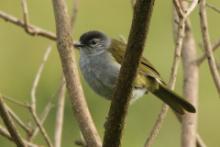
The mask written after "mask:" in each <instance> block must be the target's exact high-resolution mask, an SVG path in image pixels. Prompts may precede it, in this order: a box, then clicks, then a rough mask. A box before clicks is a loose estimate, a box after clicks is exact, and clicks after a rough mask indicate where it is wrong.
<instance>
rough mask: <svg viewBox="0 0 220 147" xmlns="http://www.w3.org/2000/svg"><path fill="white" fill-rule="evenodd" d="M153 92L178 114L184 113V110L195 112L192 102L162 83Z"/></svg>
mask: <svg viewBox="0 0 220 147" xmlns="http://www.w3.org/2000/svg"><path fill="white" fill-rule="evenodd" d="M153 94H154V95H156V96H157V97H158V98H160V99H161V100H162V101H163V102H165V103H166V104H167V105H169V106H170V107H171V108H172V109H173V110H174V111H176V112H178V113H180V114H184V110H186V111H188V112H191V113H195V112H196V109H195V107H194V106H193V105H192V104H190V103H189V102H187V101H186V100H184V99H183V98H182V97H181V96H179V95H177V94H175V93H174V92H173V91H171V90H169V89H168V88H166V87H165V86H163V85H160V86H159V89H158V90H155V91H154V92H153Z"/></svg>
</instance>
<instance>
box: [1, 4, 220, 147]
mask: <svg viewBox="0 0 220 147" xmlns="http://www.w3.org/2000/svg"><path fill="white" fill-rule="evenodd" d="M51 2H52V1H49V0H30V1H28V8H29V16H30V22H31V23H32V24H34V25H37V26H40V27H42V28H45V29H47V30H50V31H52V32H55V24H54V16H53V9H52V3H51ZM210 3H212V4H214V5H216V6H218V7H220V2H219V0H212V1H210ZM68 6H69V10H70V9H71V8H72V1H71V0H68ZM171 9H172V5H171V1H165V0H156V2H155V7H154V12H153V16H152V21H151V26H150V31H149V35H148V41H147V44H146V49H145V52H144V56H145V57H147V58H148V59H149V60H150V61H151V62H152V63H153V64H154V65H155V66H156V67H157V69H158V70H159V71H160V72H161V75H162V77H163V78H164V79H165V80H166V81H168V79H169V73H170V67H171V63H172V57H173V50H174V43H173V36H172V22H171V20H172V15H171V14H172V13H171V12H172V11H171ZM0 10H2V11H5V12H7V13H9V14H12V15H14V16H16V17H18V18H22V11H21V2H20V0H0ZM131 17H132V9H131V4H130V1H129V0H120V1H119V0H111V1H110V0H87V1H86V0H82V1H80V5H79V12H78V16H77V22H76V25H75V28H74V31H73V32H74V33H73V38H74V39H75V40H76V39H77V38H79V36H80V34H82V33H83V32H85V31H88V30H94V29H95V30H101V31H104V32H106V33H107V34H108V35H110V36H112V37H115V38H119V36H120V35H123V36H125V38H127V36H128V33H129V28H130V23H131ZM208 19H209V30H210V36H211V40H212V41H215V40H217V39H219V37H220V27H219V26H220V14H219V13H216V12H214V11H213V10H210V9H208ZM191 20H192V24H193V31H194V33H195V38H196V42H197V43H198V44H199V43H200V42H201V32H200V26H199V15H198V8H197V9H196V11H195V12H194V13H193V15H192V16H191ZM48 45H52V46H53V50H52V53H51V55H50V57H49V60H48V62H47V64H46V67H45V70H44V71H43V75H42V78H41V80H40V83H39V88H38V89H37V108H38V109H37V110H38V112H39V114H40V113H41V112H42V109H43V108H44V105H45V104H46V102H47V100H48V98H50V97H51V96H53V95H54V94H55V92H56V90H57V88H58V85H59V81H60V76H61V68H60V61H59V56H58V54H57V50H56V45H55V43H54V42H53V41H50V40H48V39H45V38H42V37H33V36H29V35H27V34H26V33H25V32H24V30H23V29H21V28H19V27H17V26H15V25H12V24H10V23H7V22H5V21H3V20H0V92H1V93H3V94H5V95H9V96H11V97H14V98H16V99H18V100H21V101H25V102H29V101H30V90H31V86H32V82H33V79H34V77H35V74H36V71H37V69H38V66H39V65H40V63H41V61H42V57H43V54H44V52H45V49H46V48H47V47H48ZM198 52H199V53H200V54H201V52H202V49H200V48H199V45H198ZM215 55H216V59H217V60H219V57H220V56H219V52H216V54H215ZM77 58H78V53H77ZM181 70H182V69H181V68H180V70H179V71H180V72H179V74H178V80H177V84H176V91H177V92H178V93H182V72H181ZM82 84H83V88H84V90H85V95H86V98H87V102H88V105H89V108H90V110H91V113H92V116H93V118H94V121H95V123H96V126H97V127H98V130H99V133H100V134H101V135H102V136H103V132H104V129H103V123H104V122H105V118H106V115H107V112H108V108H109V104H110V103H109V101H106V100H104V99H102V98H101V97H99V96H97V95H96V94H95V93H94V92H93V91H92V90H91V89H90V88H89V87H88V85H87V84H86V83H85V82H84V80H83V78H82ZM199 90H200V92H199V95H200V96H199V110H198V116H199V117H198V132H199V133H200V134H201V136H202V138H203V139H204V141H205V143H206V144H207V146H209V147H218V146H219V145H220V140H219V138H220V115H219V112H220V99H219V96H218V93H217V91H216V88H215V86H214V84H213V81H212V78H211V76H210V71H209V68H208V65H207V61H205V62H204V63H203V64H202V66H201V68H200V87H199ZM54 104H56V101H55V100H54ZM161 104H162V103H161V101H160V100H158V99H156V98H155V97H154V96H152V95H147V96H144V98H142V99H140V100H138V101H137V102H136V103H135V104H134V105H132V106H131V107H130V108H129V112H128V117H127V121H126V129H125V132H124V137H123V140H122V144H123V146H125V147H139V146H143V144H144V141H145V139H146V137H147V136H148V135H149V131H150V130H151V128H152V126H153V124H154V122H155V119H156V117H157V114H158V113H159V111H160V108H161ZM10 106H11V107H12V108H13V110H14V111H16V112H17V113H18V114H19V116H20V117H22V119H23V120H25V122H27V121H28V120H29V118H30V117H29V115H28V113H27V111H26V110H24V109H23V108H20V107H17V106H15V105H12V104H11V105H10ZM55 112H56V107H54V108H53V109H52V111H51V114H50V115H49V117H48V119H47V121H46V123H45V127H46V129H47V131H48V132H49V135H50V136H51V138H53V133H54V121H55ZM180 134H181V127H180V125H179V123H178V122H177V120H176V118H175V116H174V114H173V113H172V112H169V113H168V116H167V118H166V119H165V122H164V124H163V127H162V129H161V130H160V133H159V136H158V137H157V139H156V141H155V143H154V145H153V146H154V147H164V146H166V147H178V146H180V142H181V141H180ZM78 138H79V128H78V125H77V123H76V120H75V118H73V113H72V110H71V105H70V101H69V99H68V98H67V99H66V107H65V120H64V133H63V146H64V147H69V146H75V145H74V141H75V140H76V139H78ZM36 141H37V142H38V143H39V144H44V140H43V139H42V138H41V137H39V136H38V137H37V138H36ZM0 144H1V147H9V146H14V145H13V144H11V143H9V142H8V141H7V140H6V139H5V138H3V137H1V136H0Z"/></svg>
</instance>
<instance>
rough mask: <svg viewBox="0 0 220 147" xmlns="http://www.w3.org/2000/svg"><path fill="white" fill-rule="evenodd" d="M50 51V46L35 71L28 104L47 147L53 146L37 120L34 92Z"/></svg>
mask: <svg viewBox="0 0 220 147" xmlns="http://www.w3.org/2000/svg"><path fill="white" fill-rule="evenodd" d="M51 49H52V47H51V46H49V47H48V48H47V49H46V51H45V53H44V57H43V61H42V63H41V65H40V67H39V69H38V71H37V74H36V76H35V79H34V82H33V85H32V88H31V103H30V112H31V114H32V117H33V119H34V121H35V123H36V124H37V126H38V127H39V130H40V132H41V134H42V135H43V137H44V139H45V141H46V143H47V145H48V146H49V147H52V146H53V145H52V142H51V140H50V138H49V136H48V134H47V132H46V130H45V129H44V127H43V125H42V124H41V121H40V119H39V118H38V116H37V112H36V90H37V87H38V83H39V80H40V77H41V74H42V71H43V69H44V66H45V63H46V61H47V59H48V56H49V54H50V52H51Z"/></svg>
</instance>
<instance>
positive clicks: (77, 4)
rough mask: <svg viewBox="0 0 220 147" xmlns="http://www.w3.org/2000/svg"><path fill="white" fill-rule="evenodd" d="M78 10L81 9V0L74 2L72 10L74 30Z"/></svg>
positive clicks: (71, 22) (71, 23)
mask: <svg viewBox="0 0 220 147" xmlns="http://www.w3.org/2000/svg"><path fill="white" fill-rule="evenodd" d="M78 9H79V0H73V8H72V15H71V21H70V25H71V29H73V28H74V25H75V22H76V17H77V14H78Z"/></svg>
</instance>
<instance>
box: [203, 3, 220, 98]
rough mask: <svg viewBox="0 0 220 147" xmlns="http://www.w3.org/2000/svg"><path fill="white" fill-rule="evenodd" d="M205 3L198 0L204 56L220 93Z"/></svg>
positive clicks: (219, 76)
mask: <svg viewBox="0 0 220 147" xmlns="http://www.w3.org/2000/svg"><path fill="white" fill-rule="evenodd" d="M205 5H206V0H200V9H199V15H200V24H201V31H202V39H203V44H204V48H205V51H206V56H207V58H208V63H209V68H210V71H211V74H212V78H213V81H214V83H215V86H216V88H217V91H218V93H219V94H220V75H219V72H218V68H217V65H216V61H215V57H214V54H213V52H212V46H211V43H210V37H209V32H208V20H207V14H206V7H205Z"/></svg>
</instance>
